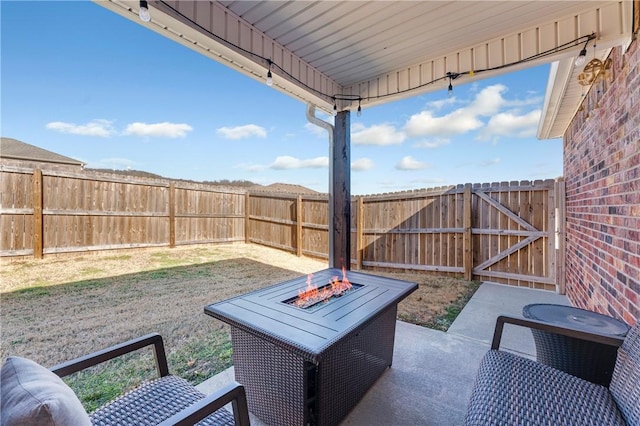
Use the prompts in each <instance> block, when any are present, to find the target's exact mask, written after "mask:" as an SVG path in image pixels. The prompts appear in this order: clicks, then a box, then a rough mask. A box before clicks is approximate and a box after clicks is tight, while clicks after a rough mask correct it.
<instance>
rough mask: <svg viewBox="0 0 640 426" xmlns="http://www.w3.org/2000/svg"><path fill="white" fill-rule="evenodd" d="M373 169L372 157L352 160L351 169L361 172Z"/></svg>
mask: <svg viewBox="0 0 640 426" xmlns="http://www.w3.org/2000/svg"><path fill="white" fill-rule="evenodd" d="M371 169H373V161H372V160H371V159H370V158H359V159H357V160H356V161H353V162H351V170H353V171H356V172H361V171H364V170H371Z"/></svg>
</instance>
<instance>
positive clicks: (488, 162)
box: [480, 157, 502, 167]
mask: <svg viewBox="0 0 640 426" xmlns="http://www.w3.org/2000/svg"><path fill="white" fill-rule="evenodd" d="M501 161H502V160H501V159H500V157H496V158H493V159H491V160H486V161H483V162H481V163H480V166H481V167H490V166H495V165H496V164H500V162H501Z"/></svg>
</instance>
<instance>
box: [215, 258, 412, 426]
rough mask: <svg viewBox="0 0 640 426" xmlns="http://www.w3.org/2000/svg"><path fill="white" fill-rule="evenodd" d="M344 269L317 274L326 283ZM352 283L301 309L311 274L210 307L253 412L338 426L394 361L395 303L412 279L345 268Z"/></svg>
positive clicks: (282, 420)
mask: <svg viewBox="0 0 640 426" xmlns="http://www.w3.org/2000/svg"><path fill="white" fill-rule="evenodd" d="M334 277H338V279H342V277H343V272H342V271H341V270H339V269H325V270H322V271H319V272H316V273H314V274H313V277H312V284H313V285H316V286H317V287H322V286H324V285H325V284H328V283H329V282H330V281H332V280H333V278H334ZM346 277H347V279H348V280H349V281H350V282H351V284H352V285H353V288H352V289H351V290H349V291H348V292H346V293H344V294H343V295H342V296H340V297H334V298H332V299H330V300H329V301H327V302H321V303H318V304H316V305H313V306H311V307H308V308H300V307H297V306H295V305H294V304H291V303H290V302H291V301H292V300H293V299H295V298H296V297H297V296H298V292H299V290H301V289H302V290H304V289H305V287H306V286H307V279H308V277H307V276H303V277H299V278H296V279H293V280H290V281H286V282H283V283H280V284H276V285H273V286H270V287H267V288H264V289H261V290H257V291H254V292H251V293H248V294H244V295H241V296H237V297H234V298H231V299H228V300H225V301H222V302H219V303H214V304H212V305H208V306H206V307H205V309H204V310H205V313H206V314H207V315H211V316H212V317H214V318H217V319H219V320H221V321H224V322H226V323H228V324H230V325H231V338H232V343H233V364H234V369H235V377H236V380H237V381H238V382H240V383H242V384H243V385H244V386H245V388H246V392H247V399H248V402H249V410H250V411H251V412H252V413H253V414H255V415H256V416H258V417H259V418H260V419H261V420H262V421H264V422H266V423H267V424H270V425H323V426H324V425H336V424H338V423H339V422H340V421H341V420H342V419H343V418H344V417H345V416H346V415H347V414H348V413H349V411H351V409H352V408H353V407H354V406H355V405H356V404H357V403H358V401H360V399H361V398H362V397H363V396H364V394H365V393H366V392H367V390H368V389H369V388H370V387H371V386H372V385H373V383H374V382H375V381H376V379H378V377H380V375H381V374H382V373H383V372H384V370H385V369H386V368H387V367H390V366H391V362H392V359H393V343H394V338H395V327H396V312H397V305H398V302H400V301H401V300H402V299H404V298H405V297H407V296H408V295H409V294H410V293H412V292H413V291H415V290H416V289H417V288H418V285H417V284H416V283H413V282H408V281H401V280H395V279H390V278H385V277H379V276H375V275H369V274H363V273H359V272H352V271H347V272H346Z"/></svg>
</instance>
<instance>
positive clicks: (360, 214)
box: [356, 196, 364, 269]
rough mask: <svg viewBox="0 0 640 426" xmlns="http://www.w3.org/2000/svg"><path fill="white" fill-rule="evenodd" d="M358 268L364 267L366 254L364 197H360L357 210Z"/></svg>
mask: <svg viewBox="0 0 640 426" xmlns="http://www.w3.org/2000/svg"><path fill="white" fill-rule="evenodd" d="M356 214H357V216H356V268H357V269H362V260H363V259H362V258H363V256H364V198H363V197H362V196H360V197H358V205H357V212H356Z"/></svg>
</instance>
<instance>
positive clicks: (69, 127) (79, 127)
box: [46, 119, 116, 138]
mask: <svg viewBox="0 0 640 426" xmlns="http://www.w3.org/2000/svg"><path fill="white" fill-rule="evenodd" d="M112 123H113V121H109V120H102V119H96V120H91V121H90V122H88V123H87V124H75V123H65V122H64V121H53V122H51V123H47V125H46V128H47V129H49V130H55V131H57V132H61V133H70V134H72V135H81V136H97V137H101V138H108V137H109V136H112V135H114V134H115V133H116V131H115V129H114V128H113V126H112Z"/></svg>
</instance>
